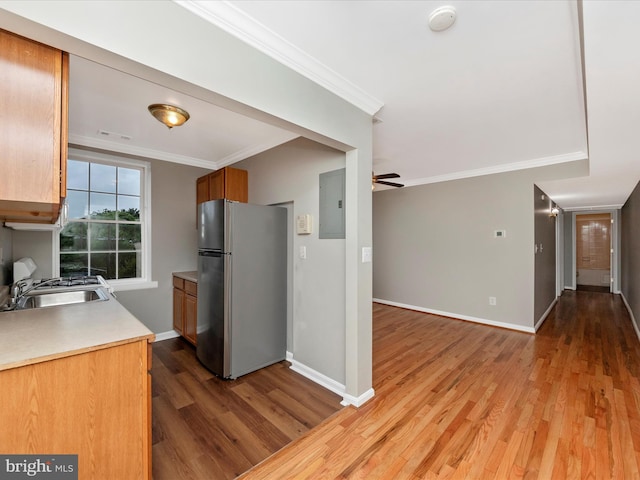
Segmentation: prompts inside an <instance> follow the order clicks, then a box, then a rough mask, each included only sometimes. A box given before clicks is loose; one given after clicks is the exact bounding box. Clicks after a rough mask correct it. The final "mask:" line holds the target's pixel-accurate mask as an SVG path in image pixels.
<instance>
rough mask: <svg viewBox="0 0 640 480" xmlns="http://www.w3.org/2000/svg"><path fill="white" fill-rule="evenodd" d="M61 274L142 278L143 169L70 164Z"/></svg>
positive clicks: (61, 240)
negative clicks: (67, 211)
mask: <svg viewBox="0 0 640 480" xmlns="http://www.w3.org/2000/svg"><path fill="white" fill-rule="evenodd" d="M67 171H68V174H67V203H68V208H69V223H68V224H67V225H66V227H65V228H64V229H63V230H62V231H61V232H60V275H61V276H73V275H102V276H103V277H104V278H106V279H109V280H114V279H124V278H139V277H141V276H142V273H141V269H142V265H141V262H142V260H141V259H142V230H143V229H142V226H143V220H144V219H143V218H142V214H141V211H142V205H141V201H142V200H141V199H142V196H141V190H142V182H141V180H142V170H141V169H139V168H135V167H129V166H127V167H122V166H116V165H107V164H102V163H94V162H85V161H79V160H69V161H68V164H67Z"/></svg>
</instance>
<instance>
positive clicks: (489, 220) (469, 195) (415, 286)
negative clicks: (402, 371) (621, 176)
mask: <svg viewBox="0 0 640 480" xmlns="http://www.w3.org/2000/svg"><path fill="white" fill-rule="evenodd" d="M586 168H587V163H586V162H585V161H580V162H571V163H566V164H562V165H555V166H549V167H541V168H535V169H529V170H521V171H516V172H509V173H501V174H496V175H487V176H482V177H474V178H467V179H462V180H455V181H450V182H443V183H436V184H430V185H421V186H415V187H409V188H402V189H394V190H384V191H379V192H376V193H374V195H373V220H374V222H373V240H374V248H373V256H374V264H373V267H374V275H373V295H374V298H376V299H380V300H382V301H386V302H393V303H396V304H401V305H404V306H409V307H417V308H418V309H425V310H429V311H438V312H441V313H443V314H445V315H447V314H449V315H451V316H457V317H461V318H465V317H466V318H468V319H470V320H478V321H485V322H486V323H492V324H498V325H504V326H510V327H512V328H518V329H523V330H528V331H533V328H534V324H535V320H534V318H535V311H536V309H535V308H534V307H535V304H534V288H535V272H534V262H535V259H534V250H533V247H534V243H535V237H534V203H533V195H532V187H533V185H534V183H535V182H536V181H541V180H546V179H556V178H563V177H565V178H566V177H571V176H579V175H584V174H585V173H586ZM495 230H506V237H505V238H494V231H495ZM553 243H554V242H551V245H550V247H552V245H553ZM545 248H546V247H545ZM489 297H496V305H495V306H491V305H489ZM541 302H542V300H541Z"/></svg>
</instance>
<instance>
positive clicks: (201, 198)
mask: <svg viewBox="0 0 640 480" xmlns="http://www.w3.org/2000/svg"><path fill="white" fill-rule="evenodd" d="M207 200H209V175H205V176H204V177H200V178H199V179H198V180H197V182H196V203H202V202H206V201H207Z"/></svg>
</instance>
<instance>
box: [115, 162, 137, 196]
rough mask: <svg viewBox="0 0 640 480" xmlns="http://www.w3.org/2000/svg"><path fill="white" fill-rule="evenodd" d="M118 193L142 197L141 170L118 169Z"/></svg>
mask: <svg viewBox="0 0 640 480" xmlns="http://www.w3.org/2000/svg"><path fill="white" fill-rule="evenodd" d="M118 193H120V194H121V195H138V196H139V195H140V170H133V169H132V168H122V167H118Z"/></svg>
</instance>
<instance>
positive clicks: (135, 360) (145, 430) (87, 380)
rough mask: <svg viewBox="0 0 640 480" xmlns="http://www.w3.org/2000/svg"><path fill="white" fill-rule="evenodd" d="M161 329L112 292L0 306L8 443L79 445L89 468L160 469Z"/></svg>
mask: <svg viewBox="0 0 640 480" xmlns="http://www.w3.org/2000/svg"><path fill="white" fill-rule="evenodd" d="M153 339H154V335H153V333H152V332H151V331H150V330H148V329H147V328H146V327H145V326H144V325H143V324H142V323H140V322H139V321H138V320H137V319H136V318H135V317H134V316H133V315H131V314H130V313H129V312H128V311H127V310H126V309H125V308H124V307H123V306H122V305H120V303H119V302H118V301H117V300H116V299H115V298H113V297H111V298H110V299H109V300H108V301H95V302H87V303H83V304H75V305H66V306H56V307H49V308H34V309H29V310H22V311H13V312H3V313H0V388H1V389H2V392H3V408H2V410H1V411H0V424H1V425H3V428H2V429H0V450H1V451H2V452H3V454H39V455H40V454H41V455H46V454H53V455H55V454H77V455H78V474H79V478H118V479H150V478H151V471H150V470H151V461H150V459H151V439H150V436H151V377H150V374H149V371H150V369H151V344H150V342H152V341H153Z"/></svg>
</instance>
